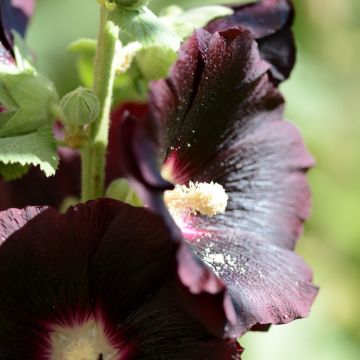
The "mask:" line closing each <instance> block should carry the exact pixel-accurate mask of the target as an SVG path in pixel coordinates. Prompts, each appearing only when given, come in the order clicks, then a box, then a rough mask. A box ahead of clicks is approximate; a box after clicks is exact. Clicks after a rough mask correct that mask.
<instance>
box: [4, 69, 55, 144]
mask: <svg viewBox="0 0 360 360" xmlns="http://www.w3.org/2000/svg"><path fill="white" fill-rule="evenodd" d="M57 102H58V95H57V92H56V90H55V88H54V86H53V84H52V82H51V81H50V80H48V79H47V78H46V77H44V76H41V75H37V74H34V73H32V72H21V73H17V74H9V73H7V74H0V103H1V104H2V105H3V106H4V107H5V109H6V110H7V111H6V112H2V113H0V137H8V136H16V135H22V134H27V133H30V132H33V131H36V130H37V129H38V128H39V127H40V126H43V125H46V124H50V123H51V122H52V120H53V115H52V114H51V105H52V104H53V103H57Z"/></svg>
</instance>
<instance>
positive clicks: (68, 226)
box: [0, 200, 240, 360]
mask: <svg viewBox="0 0 360 360" xmlns="http://www.w3.org/2000/svg"><path fill="white" fill-rule="evenodd" d="M0 239H1V242H0V287H1V293H0V359H6V360H20V359H29V360H31V359H33V360H35V359H36V360H46V359H48V360H52V359H56V360H58V359H59V360H60V359H62V360H75V359H77V360H79V359H87V360H99V359H103V360H104V359H108V360H119V359H121V360H127V359H138V360H146V359H149V360H150V359H151V360H155V359H178V360H185V359H189V360H190V359H191V360H196V359H198V360H203V359H213V360H220V359H224V360H225V359H226V360H235V359H240V350H239V348H238V345H237V343H236V341H222V340H219V339H217V338H214V337H212V336H211V335H209V333H207V332H206V330H205V329H204V328H203V327H202V326H201V325H200V323H198V322H196V321H195V320H194V319H193V318H192V317H191V316H190V315H189V314H188V313H187V311H186V309H185V307H184V305H183V304H182V302H181V300H180V297H179V296H178V293H177V286H178V285H177V276H176V271H175V267H174V247H173V242H172V240H171V238H170V237H169V233H168V230H167V228H166V227H165V226H164V224H163V222H162V220H161V219H160V218H159V217H158V216H156V215H154V214H151V213H150V212H148V211H147V210H145V209H140V208H134V207H131V206H129V205H125V204H123V203H120V202H116V201H111V200H98V201H94V202H89V203H87V204H83V205H78V206H76V207H74V208H71V209H70V210H69V211H68V212H67V213H66V214H59V213H58V212H57V211H56V210H54V209H52V208H40V207H38V208H36V207H28V208H26V209H23V210H19V209H10V210H7V211H4V212H0Z"/></svg>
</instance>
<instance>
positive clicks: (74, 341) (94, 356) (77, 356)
mask: <svg viewBox="0 0 360 360" xmlns="http://www.w3.org/2000/svg"><path fill="white" fill-rule="evenodd" d="M51 342H52V351H51V358H50V359H51V360H118V359H119V358H120V354H119V351H118V350H117V349H115V348H114V347H113V346H112V345H111V344H110V343H109V341H108V340H107V338H106V335H105V332H104V330H103V328H102V326H101V325H99V324H98V323H97V322H96V321H95V320H93V319H92V320H89V321H88V322H87V323H85V324H83V325H79V326H75V327H71V328H70V327H68V328H65V327H60V326H56V327H55V328H54V330H53V333H52V334H51Z"/></svg>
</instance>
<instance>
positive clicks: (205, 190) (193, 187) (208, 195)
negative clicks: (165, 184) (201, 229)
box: [164, 181, 229, 218]
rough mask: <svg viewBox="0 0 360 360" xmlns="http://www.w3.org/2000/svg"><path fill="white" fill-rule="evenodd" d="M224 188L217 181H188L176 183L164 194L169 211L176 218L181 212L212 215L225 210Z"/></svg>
mask: <svg viewBox="0 0 360 360" xmlns="http://www.w3.org/2000/svg"><path fill="white" fill-rule="evenodd" d="M228 199H229V198H228V196H227V194H226V192H225V189H224V188H223V187H222V186H221V185H220V184H218V183H215V182H210V183H204V182H195V183H193V182H192V181H190V182H189V185H188V186H186V185H176V186H175V189H174V190H167V191H165V194H164V200H165V203H166V205H167V207H168V209H169V211H170V213H171V214H172V215H173V216H174V217H175V218H176V217H178V216H180V215H183V214H194V215H196V214H201V215H206V216H214V215H218V214H222V213H224V212H225V209H226V205H227V202H228Z"/></svg>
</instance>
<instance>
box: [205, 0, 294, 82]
mask: <svg viewBox="0 0 360 360" xmlns="http://www.w3.org/2000/svg"><path fill="white" fill-rule="evenodd" d="M232 8H233V10H234V14H233V15H230V16H227V17H224V18H222V19H218V20H215V21H213V22H212V23H210V24H209V25H208V26H207V27H206V29H207V30H208V31H210V32H215V31H221V30H227V29H231V28H234V27H236V26H241V27H242V28H245V29H247V30H249V31H250V32H251V34H252V35H253V37H254V38H255V40H256V42H257V43H258V46H259V52H260V55H261V57H262V58H263V59H265V60H266V61H267V62H268V63H269V64H271V69H270V76H271V79H272V81H274V83H275V84H277V83H279V82H281V81H283V80H286V79H287V78H288V77H289V75H290V72H291V70H292V68H293V66H294V64H295V54H296V50H295V43H294V37H293V34H292V30H291V26H292V24H293V20H294V9H293V6H292V4H291V1H290V0H261V1H258V2H254V3H250V4H245V5H234V6H233V7H232Z"/></svg>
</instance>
